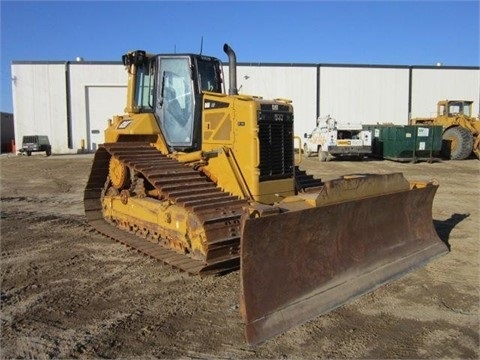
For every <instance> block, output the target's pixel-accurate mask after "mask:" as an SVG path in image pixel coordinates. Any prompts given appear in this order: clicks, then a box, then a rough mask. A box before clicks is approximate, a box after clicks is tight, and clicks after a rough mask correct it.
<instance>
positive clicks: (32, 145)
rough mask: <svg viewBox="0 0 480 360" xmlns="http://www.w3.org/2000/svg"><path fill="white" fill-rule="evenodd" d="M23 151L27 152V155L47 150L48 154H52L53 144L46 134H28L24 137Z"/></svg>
mask: <svg viewBox="0 0 480 360" xmlns="http://www.w3.org/2000/svg"><path fill="white" fill-rule="evenodd" d="M19 151H20V152H21V153H26V154H27V156H30V155H32V153H33V152H42V151H45V154H46V155H47V156H50V155H52V146H51V145H50V141H49V140H48V136H46V135H27V136H24V137H23V140H22V148H21V149H20V150H19Z"/></svg>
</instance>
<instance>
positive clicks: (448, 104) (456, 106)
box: [438, 100, 473, 117]
mask: <svg viewBox="0 0 480 360" xmlns="http://www.w3.org/2000/svg"><path fill="white" fill-rule="evenodd" d="M472 104H473V101H464V100H450V101H440V102H439V103H438V115H439V116H447V117H451V116H458V115H465V116H468V117H471V116H472Z"/></svg>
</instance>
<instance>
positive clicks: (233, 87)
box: [223, 44, 238, 95]
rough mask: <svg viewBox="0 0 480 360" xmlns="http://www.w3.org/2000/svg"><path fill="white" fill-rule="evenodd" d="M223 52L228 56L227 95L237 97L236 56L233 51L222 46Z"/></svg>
mask: <svg viewBox="0 0 480 360" xmlns="http://www.w3.org/2000/svg"><path fill="white" fill-rule="evenodd" d="M223 51H224V52H225V53H226V54H227V55H228V80H229V83H230V87H229V88H228V95H238V89H237V56H236V55H235V51H233V49H232V48H231V47H230V46H229V45H228V44H224V45H223Z"/></svg>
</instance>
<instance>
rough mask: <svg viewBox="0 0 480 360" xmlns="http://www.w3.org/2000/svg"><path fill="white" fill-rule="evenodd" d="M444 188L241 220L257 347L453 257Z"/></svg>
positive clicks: (244, 307)
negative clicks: (436, 203)
mask: <svg viewBox="0 0 480 360" xmlns="http://www.w3.org/2000/svg"><path fill="white" fill-rule="evenodd" d="M437 187H438V185H434V184H431V183H428V184H427V185H426V186H425V187H423V188H414V189H406V190H402V191H397V192H394V193H387V194H381V195H377V196H372V197H366V198H359V199H353V200H348V201H344V202H341V203H335V204H330V205H325V206H318V207H312V208H309V209H304V210H299V211H289V212H284V213H280V214H278V215H271V216H265V217H258V218H251V219H243V224H242V226H243V238H242V241H241V270H240V271H241V275H240V276H241V312H242V317H243V320H244V323H245V335H246V339H247V342H248V343H250V344H257V343H259V342H262V341H264V340H267V339H269V338H270V337H272V336H274V335H277V334H280V333H282V332H284V331H286V330H287V329H290V328H292V327H293V326H296V325H299V324H302V323H304V322H306V321H308V320H310V319H313V318H315V317H316V316H318V315H320V314H323V313H326V312H329V311H331V310H333V309H335V308H337V307H339V306H341V305H342V304H345V303H347V302H349V301H351V300H353V299H355V298H357V297H359V296H361V295H363V294H365V293H367V292H370V291H373V290H374V289H376V288H378V287H379V286H381V285H383V284H386V283H388V282H391V281H393V280H394V279H397V278H399V277H401V276H402V275H404V274H406V273H407V272H410V271H412V270H414V269H417V268H419V267H421V266H423V265H425V264H426V263H428V262H429V261H430V260H432V259H434V258H436V257H438V256H440V255H442V254H445V253H447V252H448V248H447V246H446V244H445V243H443V242H442V241H441V240H440V238H439V237H438V235H437V233H436V232H435V229H434V227H433V221H432V204H433V198H434V195H435V192H436V190H437Z"/></svg>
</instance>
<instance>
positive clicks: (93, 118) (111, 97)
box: [85, 85, 127, 151]
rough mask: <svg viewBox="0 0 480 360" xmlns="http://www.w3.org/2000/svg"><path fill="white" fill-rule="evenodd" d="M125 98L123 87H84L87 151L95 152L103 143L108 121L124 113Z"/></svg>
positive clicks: (125, 92) (125, 93) (125, 91)
mask: <svg viewBox="0 0 480 360" xmlns="http://www.w3.org/2000/svg"><path fill="white" fill-rule="evenodd" d="M126 96H127V88H126V87H125V86H118V85H111V86H109V85H106V86H86V102H85V104H86V107H87V108H86V114H87V145H88V150H90V151H95V150H96V149H97V147H98V144H102V143H103V142H104V135H103V131H104V130H105V129H106V127H107V124H108V119H111V118H112V116H113V115H121V114H123V113H124V108H125V99H126Z"/></svg>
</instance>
